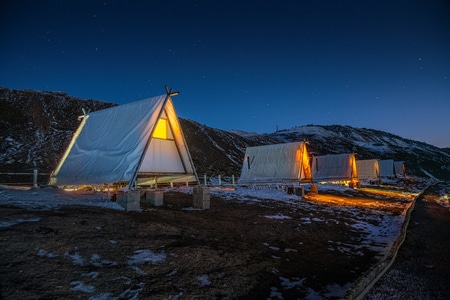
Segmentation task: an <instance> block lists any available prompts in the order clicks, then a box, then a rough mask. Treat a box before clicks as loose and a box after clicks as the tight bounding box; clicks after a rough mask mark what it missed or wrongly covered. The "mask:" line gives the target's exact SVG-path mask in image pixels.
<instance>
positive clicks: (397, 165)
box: [394, 161, 406, 177]
mask: <svg viewBox="0 0 450 300" xmlns="http://www.w3.org/2000/svg"><path fill="white" fill-rule="evenodd" d="M394 172H395V176H400V177H404V176H406V171H405V162H404V161H394Z"/></svg>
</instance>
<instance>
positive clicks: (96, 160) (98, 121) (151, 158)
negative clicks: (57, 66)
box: [50, 87, 199, 188]
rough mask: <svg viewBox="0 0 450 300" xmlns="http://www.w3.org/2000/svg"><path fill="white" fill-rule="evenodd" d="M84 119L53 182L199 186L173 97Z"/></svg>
mask: <svg viewBox="0 0 450 300" xmlns="http://www.w3.org/2000/svg"><path fill="white" fill-rule="evenodd" d="M166 92H167V93H166V95H161V96H156V97H152V98H148V99H144V100H141V101H136V102H132V103H128V104H125V105H120V106H115V107H112V108H108V109H104V110H100V111H96V112H92V113H90V114H86V115H84V116H82V117H81V118H82V121H81V124H80V126H79V128H78V129H77V131H76V132H75V134H74V136H73V138H72V141H71V143H70V145H69V147H68V148H67V150H66V152H65V154H64V156H63V158H62V159H61V161H60V162H59V164H58V166H57V168H56V169H55V171H54V172H53V173H52V176H51V181H50V183H51V184H55V185H59V186H62V185H66V186H67V185H99V184H118V183H120V184H127V185H128V187H129V188H134V187H135V186H136V185H151V184H155V183H169V182H194V181H195V182H197V183H198V182H199V181H198V176H197V174H196V171H195V168H194V165H193V162H192V159H191V156H190V153H189V150H188V147H187V144H186V141H185V139H184V136H183V133H182V130H181V127H180V123H179V121H178V117H177V115H176V113H175V109H174V106H173V103H172V98H171V97H172V96H174V95H177V94H178V93H173V92H172V90H171V89H170V90H168V89H167V87H166Z"/></svg>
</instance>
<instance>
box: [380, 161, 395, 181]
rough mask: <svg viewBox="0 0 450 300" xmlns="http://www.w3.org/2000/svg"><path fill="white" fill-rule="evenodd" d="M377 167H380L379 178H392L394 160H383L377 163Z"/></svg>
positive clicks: (393, 174)
mask: <svg viewBox="0 0 450 300" xmlns="http://www.w3.org/2000/svg"><path fill="white" fill-rule="evenodd" d="M378 166H379V167H380V177H384V178H386V177H394V176H395V173H394V160H393V159H384V160H379V161H378Z"/></svg>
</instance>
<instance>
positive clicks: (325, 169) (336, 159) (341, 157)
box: [312, 153, 358, 182]
mask: <svg viewBox="0 0 450 300" xmlns="http://www.w3.org/2000/svg"><path fill="white" fill-rule="evenodd" d="M312 175H313V179H314V181H324V182H331V181H353V180H357V179H358V172H357V170H356V160H355V155H354V154H353V153H352V154H331V155H323V156H314V157H313V162H312Z"/></svg>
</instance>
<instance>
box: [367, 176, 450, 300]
mask: <svg viewBox="0 0 450 300" xmlns="http://www.w3.org/2000/svg"><path fill="white" fill-rule="evenodd" d="M442 189H443V186H442V185H440V184H436V185H433V186H431V187H429V188H428V189H427V191H425V193H424V194H423V195H422V196H421V197H420V198H419V199H417V202H416V205H415V209H414V211H413V212H412V214H411V221H410V223H409V226H408V229H407V234H406V239H405V242H404V243H403V245H402V246H401V248H400V250H399V252H398V256H397V259H396V260H395V262H394V264H393V265H392V267H391V269H390V270H389V271H388V272H386V274H385V275H384V276H383V277H382V278H381V279H380V280H379V281H378V282H377V283H376V284H375V286H374V287H373V288H372V289H371V290H370V291H369V293H368V294H367V295H366V296H365V298H364V299H367V300H372V299H402V300H403V299H421V300H422V299H450V209H449V208H448V207H443V206H440V205H439V204H437V203H436V199H437V198H439V193H440V192H441V191H442Z"/></svg>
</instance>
